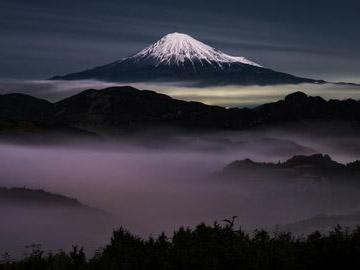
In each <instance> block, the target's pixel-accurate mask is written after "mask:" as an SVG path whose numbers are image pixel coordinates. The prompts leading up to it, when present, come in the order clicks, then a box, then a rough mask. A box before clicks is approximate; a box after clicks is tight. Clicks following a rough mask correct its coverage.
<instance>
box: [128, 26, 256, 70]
mask: <svg viewBox="0 0 360 270" xmlns="http://www.w3.org/2000/svg"><path fill="white" fill-rule="evenodd" d="M131 58H132V59H133V60H138V61H141V60H144V59H153V60H155V61H156V65H160V64H167V65H170V64H176V65H181V64H182V63H184V62H185V61H190V62H192V63H194V61H200V62H208V63H209V64H212V65H213V64H217V65H219V66H220V67H221V66H222V65H223V64H230V63H241V64H248V65H253V66H258V67H261V66H260V65H259V64H257V63H254V62H252V61H250V60H248V59H246V58H245V57H236V56H231V55H228V54H225V53H223V52H221V51H219V50H216V49H214V48H212V47H210V46H208V45H206V44H204V43H202V42H200V41H198V40H196V39H194V38H192V37H191V36H189V35H187V34H182V33H177V32H175V33H171V34H168V35H166V36H164V37H163V38H161V39H160V40H158V41H157V42H155V43H154V44H152V45H150V46H149V47H147V48H145V49H144V50H142V51H140V52H139V53H137V54H135V55H134V56H132V57H131Z"/></svg>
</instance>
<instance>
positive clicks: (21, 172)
mask: <svg viewBox="0 0 360 270" xmlns="http://www.w3.org/2000/svg"><path fill="white" fill-rule="evenodd" d="M159 140H160V141H161V139H159ZM144 142H147V143H144ZM347 142H348V143H349V145H348V144H347ZM346 145H348V147H344V146H346ZM359 149H360V142H359V140H358V139H357V138H356V137H354V136H353V137H351V135H343V136H341V137H340V138H339V136H335V135H334V136H331V134H327V136H326V137H324V136H323V134H321V132H320V133H319V134H312V135H311V136H310V135H309V134H308V133H306V132H295V131H292V132H289V131H284V130H283V131H278V130H277V131H275V130H267V131H266V130H261V131H254V132H241V133H213V134H207V135H194V134H192V135H190V134H177V135H173V136H172V137H171V138H167V139H166V140H163V141H162V144H160V143H159V141H153V140H150V139H149V138H142V140H139V141H138V139H134V138H132V139H126V138H123V139H122V140H120V141H117V142H93V143H91V142H83V143H81V142H79V141H76V142H75V140H74V141H73V142H71V141H70V142H68V143H66V144H63V145H60V144H52V145H45V144H44V145H40V144H36V145H34V144H32V145H29V144H26V143H23V144H10V143H5V142H3V143H1V144H0V160H1V167H0V175H1V178H0V186H5V187H14V186H16V187H23V186H26V187H28V188H34V189H38V188H40V189H44V190H46V191H50V192H54V193H59V194H64V195H66V196H69V197H74V198H77V199H78V200H79V201H80V202H82V203H83V204H86V205H88V206H91V207H95V208H97V209H102V210H104V211H105V212H106V213H107V214H108V216H107V218H105V217H103V218H102V219H99V218H98V217H95V216H94V217H91V216H90V217H86V218H82V216H81V214H79V213H77V212H74V213H69V212H61V211H62V210H58V209H55V210H54V209H42V208H39V209H36V210H34V209H33V208H31V209H28V207H25V206H21V207H18V206H16V207H15V206H12V207H10V208H9V206H6V207H7V208H4V207H2V209H1V211H2V217H3V218H4V219H3V221H2V226H0V230H1V231H0V235H1V236H2V238H4V237H5V236H6V237H5V239H7V241H3V242H2V243H0V251H5V250H9V249H12V250H11V251H13V252H20V249H22V248H21V246H22V245H23V246H25V245H28V244H33V243H38V244H42V245H43V247H44V248H45V249H59V248H61V247H63V248H69V247H70V246H71V245H72V244H79V245H83V246H85V247H87V248H88V250H89V252H93V251H94V250H95V248H96V247H98V246H101V245H104V244H106V243H107V242H108V241H109V236H110V235H111V231H112V230H113V229H115V228H117V227H120V226H124V227H125V228H127V229H129V230H130V231H131V232H133V233H136V234H139V235H141V236H144V237H147V236H149V235H150V234H153V235H156V234H158V233H160V232H162V231H166V232H171V231H173V230H174V229H175V228H178V227H179V226H193V225H195V224H198V223H199V222H202V221H204V222H207V223H212V222H214V221H216V220H217V221H219V222H221V221H222V220H223V219H224V218H228V217H231V216H233V215H238V216H239V223H238V224H239V225H240V224H241V225H242V226H243V227H244V228H245V229H249V230H252V229H255V228H268V229H273V228H274V226H275V225H276V224H281V225H282V224H287V223H290V222H294V221H298V220H301V219H304V218H308V217H311V216H313V215H317V214H320V213H330V214H331V213H347V212H351V211H356V210H358V209H360V207H359V205H360V204H359V203H360V200H359V199H358V198H359V193H360V190H359V189H358V188H357V187H354V186H349V185H348V184H342V183H340V184H339V185H338V186H336V187H331V186H327V185H322V184H321V183H309V182H304V183H293V182H292V181H291V179H289V181H288V182H281V183H280V182H279V181H278V179H271V177H269V179H267V181H253V180H252V181H248V179H247V176H246V175H243V176H242V177H240V178H238V179H236V180H235V181H234V180H232V181H229V180H227V179H218V178H217V177H214V175H216V173H217V172H219V171H220V170H221V169H222V168H223V167H224V166H226V165H228V164H229V163H230V162H232V161H234V160H240V159H245V158H251V159H253V160H255V161H271V162H277V161H279V160H281V161H283V160H286V159H288V158H290V157H292V156H293V155H295V154H312V153H319V152H320V153H328V154H330V155H331V156H332V158H333V159H335V160H337V161H339V162H349V161H353V160H355V159H358V157H359V154H360V151H359ZM5 220H6V222H5ZM54 228H56V233H54ZM10 229H11V230H10ZM10 232H11V233H10ZM11 239H16V241H15V243H16V244H14V243H13V242H12V241H11ZM9 243H12V245H10V244H9Z"/></svg>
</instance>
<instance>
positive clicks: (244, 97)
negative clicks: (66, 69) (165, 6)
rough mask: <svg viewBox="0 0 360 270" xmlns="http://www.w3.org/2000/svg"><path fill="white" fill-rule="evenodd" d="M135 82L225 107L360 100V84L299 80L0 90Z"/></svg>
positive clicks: (18, 87)
mask: <svg viewBox="0 0 360 270" xmlns="http://www.w3.org/2000/svg"><path fill="white" fill-rule="evenodd" d="M121 85H132V86H134V87H136V88H138V89H147V90H154V91H156V92H159V93H163V94H167V95H169V96H171V97H173V98H177V99H182V100H188V101H199V102H203V103H206V104H209V105H219V106H224V107H253V106H257V105H261V104H264V103H267V102H274V101H278V100H279V99H282V98H284V96H286V95H288V94H290V93H293V92H296V91H302V92H305V93H307V94H308V95H312V96H317V95H319V96H321V97H323V98H325V99H347V98H353V99H356V100H358V99H359V94H360V86H356V85H336V84H322V85H316V84H299V85H275V86H222V87H200V88H199V87H191V86H190V85H187V84H184V83H182V84H179V83H173V84H171V83H157V84H154V83H110V82H101V81H95V80H84V81H48V80H36V81H34V80H32V81H23V80H0V94H6V93H14V92H17V93H24V94H28V95H32V96H35V97H38V98H42V99H47V100H49V101H52V102H54V101H59V100H61V99H63V98H66V97H69V96H71V95H74V94H77V93H79V92H81V91H83V90H85V89H89V88H94V89H102V88H106V87H111V86H121Z"/></svg>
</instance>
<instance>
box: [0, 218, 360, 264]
mask: <svg viewBox="0 0 360 270" xmlns="http://www.w3.org/2000/svg"><path fill="white" fill-rule="evenodd" d="M8 269H14V270H17V269H26V270H27V269H33V270H42V269H54V270H61V269H70V270H72V269H73V270H78V269H79V270H80V269H84V270H87V269H94V270H95V269H106V270H112V269H120V270H122V269H124V270H137V269H139V270H147V269H157V270H162V269H179V270H192V269H197V270H199V269H200V270H201V269H204V270H205V269H206V270H215V269H217V270H218V269H253V270H255V269H261V270H264V269H276V270H281V269H292V270H297V269H360V227H358V228H356V229H355V230H353V231H348V230H345V229H342V228H341V227H336V228H335V229H334V230H332V231H331V232H330V233H328V234H321V233H319V232H314V233H312V234H311V235H309V236H307V237H301V238H300V237H294V236H292V235H291V234H289V233H282V232H275V233H272V234H269V233H268V232H266V231H262V230H260V231H255V232H254V233H252V234H248V233H245V232H244V231H242V230H241V229H239V230H236V229H234V228H233V226H232V225H227V226H220V225H219V224H214V225H212V226H208V225H205V224H200V225H198V226H197V227H196V228H195V229H188V228H180V229H179V230H177V231H175V232H174V234H173V236H172V237H171V238H168V237H167V236H166V235H165V234H161V235H160V236H158V237H157V238H156V239H154V238H149V239H147V240H144V239H141V238H139V237H137V236H134V235H133V234H131V233H129V232H128V231H126V230H124V229H122V228H121V229H119V230H117V231H115V232H114V234H113V236H112V238H111V242H110V244H109V245H107V246H106V247H104V248H103V249H101V250H99V251H98V252H96V254H95V255H94V256H93V257H91V258H88V259H86V258H85V254H84V252H83V250H82V249H79V248H77V247H74V248H73V250H72V251H71V252H69V253H65V252H58V253H55V254H54V253H45V252H43V251H42V250H41V249H39V248H38V247H34V248H33V251H32V252H31V253H30V254H29V255H27V256H26V257H25V258H23V259H21V260H19V261H12V259H11V258H10V256H9V255H8V254H4V256H3V257H2V261H1V263H0V270H8Z"/></svg>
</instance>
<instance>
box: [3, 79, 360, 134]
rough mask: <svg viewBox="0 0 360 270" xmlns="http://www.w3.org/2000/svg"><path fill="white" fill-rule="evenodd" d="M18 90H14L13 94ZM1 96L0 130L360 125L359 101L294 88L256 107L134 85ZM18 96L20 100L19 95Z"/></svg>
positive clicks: (132, 129) (118, 129) (199, 129)
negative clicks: (55, 98) (51, 96)
mask: <svg viewBox="0 0 360 270" xmlns="http://www.w3.org/2000/svg"><path fill="white" fill-rule="evenodd" d="M11 95H13V94H11ZM11 95H0V104H2V103H4V102H5V103H6V104H7V105H6V108H5V107H4V108H5V109H4V108H2V109H0V133H7V132H11V131H14V130H16V129H20V130H22V129H24V130H31V128H32V127H34V131H36V130H37V129H38V130H39V131H41V130H43V131H44V130H52V131H54V130H57V129H58V130H63V131H66V130H67V131H69V132H70V131H73V132H74V134H76V132H81V131H84V132H85V133H86V132H87V133H89V132H90V133H89V134H88V135H90V134H92V133H98V132H100V133H104V132H105V133H106V132H107V131H108V130H114V131H121V132H127V131H139V130H144V129H146V128H148V129H152V130H153V129H155V128H160V127H167V128H169V127H175V128H180V129H184V130H190V131H201V130H208V131H209V130H214V131H216V130H243V129H251V128H255V127H261V126H270V127H271V126H276V125H283V124H287V123H295V124H299V125H302V124H303V123H305V122H313V121H342V122H346V123H349V124H351V125H353V126H359V125H360V101H356V100H353V99H347V100H329V101H327V100H325V99H323V98H321V97H312V96H307V95H306V94H304V93H302V92H295V93H292V94H290V95H288V96H286V97H285V98H284V99H283V100H280V101H277V102H272V103H267V104H264V105H261V106H258V107H255V108H253V109H248V108H229V109H227V108H223V107H220V106H210V105H206V104H203V103H200V102H189V101H183V100H177V99H174V98H171V97H170V96H167V95H164V94H158V93H156V92H154V91H149V90H138V89H136V88H133V87H129V86H123V87H110V88H105V89H102V90H95V89H89V90H85V91H83V92H81V93H79V94H76V95H73V96H70V97H68V98H65V99H63V100H61V101H59V102H56V103H50V102H47V101H45V100H40V99H36V98H33V97H29V96H26V95H18V96H17V98H16V99H13V98H11V97H12V96H11ZM19 98H20V99H21V100H19Z"/></svg>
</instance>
